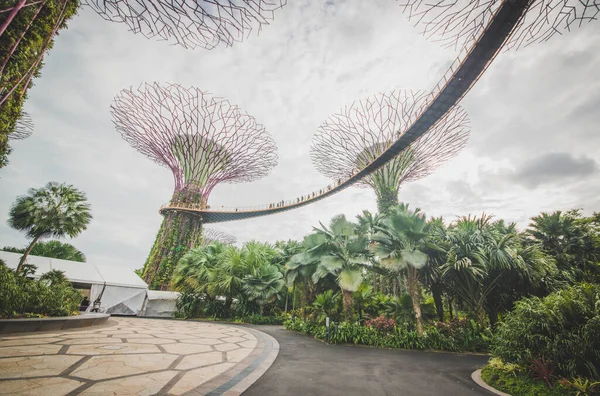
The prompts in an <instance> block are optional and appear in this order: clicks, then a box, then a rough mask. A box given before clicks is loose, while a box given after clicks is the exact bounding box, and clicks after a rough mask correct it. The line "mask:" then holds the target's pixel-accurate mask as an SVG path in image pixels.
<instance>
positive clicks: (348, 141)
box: [311, 90, 470, 212]
mask: <svg viewBox="0 0 600 396" xmlns="http://www.w3.org/2000/svg"><path fill="white" fill-rule="evenodd" d="M426 97H427V95H426V93H425V92H421V91H417V92H413V91H410V90H396V91H392V92H389V93H385V94H384V93H381V94H378V95H375V96H372V97H369V98H366V99H364V100H360V101H358V102H354V103H353V104H352V105H350V106H346V107H345V108H343V109H342V110H341V111H340V112H339V113H336V114H333V115H332V116H330V117H329V118H328V119H327V120H326V121H325V122H324V123H323V124H321V126H319V128H318V130H317V133H316V134H315V136H314V137H313V140H312V143H311V158H312V161H313V164H314V165H315V167H316V168H317V170H319V172H321V173H322V174H323V175H325V176H327V177H330V178H331V179H333V180H334V181H338V180H345V179H346V178H348V177H350V176H351V175H352V174H354V173H356V172H357V171H358V170H360V169H362V168H364V167H365V166H366V165H368V164H369V163H371V162H372V161H373V160H374V159H376V158H377V157H379V156H380V155H381V154H382V153H383V152H384V151H385V150H386V149H387V148H388V147H389V145H390V144H391V143H392V142H393V141H395V140H396V139H398V137H400V136H401V135H402V133H403V132H404V131H405V129H406V128H407V127H408V126H410V125H411V124H412V122H413V120H414V117H415V116H416V115H417V112H418V110H419V108H420V107H421V106H422V105H423V103H424V101H425V100H426ZM469 133H470V126H469V119H468V117H467V114H466V112H465V111H464V109H462V108H461V107H458V106H456V107H454V108H453V109H452V110H451V111H449V112H448V113H447V114H446V115H445V116H444V117H443V118H442V119H440V121H438V123H437V124H435V126H434V127H432V128H431V130H429V131H428V132H427V133H425V134H424V135H423V136H421V137H420V138H419V139H417V140H416V141H415V142H414V143H412V144H411V145H410V146H409V147H408V148H407V149H406V150H404V151H403V152H402V153H401V154H399V155H398V156H397V157H396V158H394V159H393V160H391V161H389V162H388V163H387V164H385V165H384V166H382V167H381V168H379V169H378V170H376V171H375V172H373V173H371V174H370V175H368V176H366V177H365V178H363V179H362V180H360V181H359V182H358V183H357V184H356V185H357V186H359V187H370V188H373V189H374V190H375V193H376V195H377V204H378V208H379V211H380V212H385V211H387V209H388V208H389V207H390V206H391V205H393V204H395V203H397V202H398V193H399V190H400V186H401V185H402V184H405V183H407V182H410V181H413V180H417V179H420V178H422V177H425V176H427V175H428V174H430V173H431V172H433V170H435V169H436V168H437V167H438V166H440V165H441V164H442V163H444V162H445V161H447V160H449V159H450V158H452V157H454V156H456V155H457V154H458V152H459V151H460V150H461V149H462V148H463V147H464V146H465V145H466V143H467V140H468V138H469Z"/></svg>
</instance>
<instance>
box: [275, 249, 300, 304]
mask: <svg viewBox="0 0 600 396" xmlns="http://www.w3.org/2000/svg"><path fill="white" fill-rule="evenodd" d="M274 248H275V252H276V253H277V256H276V258H275V264H277V265H278V266H279V267H280V268H281V269H282V270H283V273H284V279H285V282H286V288H285V312H287V311H288V299H289V296H290V293H289V288H290V286H291V287H292V299H294V301H293V302H292V305H294V302H295V295H294V294H295V291H296V288H295V286H296V282H295V278H296V276H297V275H298V273H296V272H295V271H293V270H292V271H290V270H289V269H288V267H287V264H288V263H289V262H290V260H291V259H292V257H294V255H296V254H298V253H301V252H302V251H303V250H304V245H302V242H299V241H294V240H288V241H277V242H275V246H274ZM292 273H293V275H292ZM292 277H293V278H294V279H293V280H291V278H292Z"/></svg>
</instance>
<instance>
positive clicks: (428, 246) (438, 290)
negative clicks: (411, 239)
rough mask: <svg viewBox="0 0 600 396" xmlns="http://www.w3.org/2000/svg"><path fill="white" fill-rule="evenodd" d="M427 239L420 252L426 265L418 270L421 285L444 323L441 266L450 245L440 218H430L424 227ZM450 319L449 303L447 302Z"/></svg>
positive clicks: (443, 291)
mask: <svg viewBox="0 0 600 396" xmlns="http://www.w3.org/2000/svg"><path fill="white" fill-rule="evenodd" d="M425 231H426V233H427V238H426V239H425V243H424V246H423V248H422V251H423V252H424V253H425V254H426V255H427V265H426V266H425V267H424V268H422V269H421V270H420V276H421V280H422V282H423V284H424V285H425V286H427V288H428V289H429V291H430V292H431V295H432V296H433V301H434V304H435V310H436V313H437V317H438V320H439V321H440V322H443V321H444V301H443V295H444V294H445V293H446V279H445V278H444V276H443V266H444V264H445V263H446V255H447V253H448V249H449V248H450V244H449V243H448V238H447V228H446V226H445V224H444V219H443V218H442V217H438V218H431V219H430V220H429V221H428V222H427V225H426V226H425ZM448 305H449V308H450V310H449V311H450V315H451V317H452V307H451V305H452V304H451V302H449V304H448Z"/></svg>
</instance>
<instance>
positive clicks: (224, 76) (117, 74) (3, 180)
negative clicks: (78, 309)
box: [0, 0, 600, 268]
mask: <svg viewBox="0 0 600 396" xmlns="http://www.w3.org/2000/svg"><path fill="white" fill-rule="evenodd" d="M288 3H289V4H288V5H287V6H286V7H284V8H283V9H281V10H279V11H278V12H277V13H276V15H275V21H274V22H273V23H272V24H271V25H269V26H267V27H265V28H264V29H263V30H262V32H261V33H260V34H259V35H257V34H256V33H253V34H251V35H250V37H249V39H247V40H246V41H245V42H243V43H236V44H235V45H234V46H233V47H231V48H218V49H215V50H212V51H206V50H202V49H196V50H194V51H189V50H185V49H183V48H181V47H177V46H172V45H169V44H168V43H166V42H159V41H154V40H147V39H146V38H144V37H143V36H140V35H134V34H132V33H130V32H128V31H127V28H126V26H124V25H119V24H114V23H110V22H106V21H104V20H103V19H101V18H100V17H99V16H98V15H96V14H95V13H94V12H93V11H92V10H90V9H82V10H81V11H80V12H79V15H77V16H76V17H75V18H74V19H73V20H72V21H71V22H70V23H69V29H68V30H66V31H63V32H61V34H60V36H58V37H57V39H56V42H55V45H54V48H53V50H52V51H51V53H50V54H49V56H47V57H46V61H45V63H46V66H45V67H44V69H43V75H42V77H41V78H40V79H37V80H36V81H35V87H34V88H32V89H31V90H30V93H29V100H28V102H27V103H26V105H25V110H26V111H27V112H28V113H29V114H30V115H31V116H32V118H33V120H34V122H35V132H34V135H33V136H32V137H31V138H29V139H27V140H24V141H19V142H14V144H13V148H14V152H13V154H12V156H11V157H10V165H9V166H8V167H6V168H4V169H1V170H0V186H1V188H0V245H1V246H6V245H9V246H23V245H25V244H26V239H25V238H24V237H23V235H22V234H20V233H19V232H17V231H14V230H12V229H11V228H9V227H8V226H7V225H6V218H7V214H8V211H9V208H10V205H11V203H12V202H13V201H14V200H15V198H16V197H17V196H18V195H21V194H24V193H25V192H26V191H27V189H28V188H29V187H34V186H35V187H41V186H42V185H44V184H45V183H46V182H48V181H52V180H55V181H59V182H68V183H71V184H73V185H75V186H76V187H77V188H80V189H82V190H83V191H85V192H86V193H87V195H88V198H89V201H90V203H91V205H92V211H93V216H94V220H93V222H92V223H91V225H90V226H89V228H88V230H87V231H85V232H84V233H83V234H81V235H80V236H79V237H77V238H76V239H74V240H72V241H70V242H71V243H73V244H74V245H75V246H76V247H78V248H79V249H80V250H82V251H83V252H84V253H85V254H86V255H87V257H88V261H90V262H96V263H102V264H115V265H124V266H129V267H132V268H139V267H141V266H142V265H143V263H144V261H145V259H146V256H147V254H148V252H149V250H150V247H151V244H152V242H153V240H154V237H155V235H156V232H157V230H158V227H159V225H160V221H161V216H160V215H159V214H158V208H159V207H160V205H161V204H162V203H164V202H166V201H168V200H169V198H170V197H171V194H172V192H173V179H172V176H171V174H170V172H169V171H168V170H167V169H165V168H162V167H160V166H158V165H157V164H155V163H153V162H152V161H150V160H148V159H147V158H146V157H144V156H143V155H141V154H139V153H137V152H136V151H135V150H134V149H132V148H131V147H130V146H129V145H128V144H127V143H126V142H125V141H124V140H123V139H122V138H121V136H120V135H119V134H118V133H117V132H116V131H115V128H114V126H113V125H112V122H111V117H110V111H109V105H110V103H111V101H112V99H113V97H114V96H115V94H116V93H117V92H119V90H121V89H123V88H127V87H129V86H132V85H133V86H138V85H139V84H140V83H143V82H153V81H159V82H175V83H182V84H185V85H189V86H197V87H199V88H201V89H203V90H208V91H210V92H212V93H214V94H216V95H218V96H222V97H225V98H227V99H229V100H230V101H231V102H232V103H234V104H237V105H239V106H240V107H242V108H243V109H244V110H246V111H247V112H248V113H250V114H252V115H253V116H254V117H256V119H257V120H258V121H259V122H261V123H262V124H264V125H265V126H266V128H267V130H268V131H269V132H270V133H271V134H272V135H273V137H274V139H275V141H276V142H277V145H278V148H279V165H278V166H277V168H275V170H274V171H273V172H272V174H271V175H270V176H268V177H266V178H264V179H262V180H260V181H258V182H253V183H249V184H234V185H221V186H218V187H217V188H216V189H215V190H214V192H213V194H212V195H211V197H210V200H209V204H211V205H212V206H213V207H215V206H220V205H225V206H246V205H258V204H262V203H269V202H272V201H278V200H282V199H291V198H294V197H296V196H300V195H302V194H306V193H308V192H311V191H314V190H318V189H319V188H321V187H323V186H325V185H327V184H328V182H329V181H328V180H327V179H326V178H325V177H323V176H321V175H320V174H319V173H318V172H317V171H316V170H315V169H314V168H313V166H312V164H311V161H310V157H309V152H310V151H309V148H310V140H311V137H312V135H313V133H314V132H315V131H316V129H317V127H318V126H319V124H320V123H321V122H322V121H323V120H325V119H326V118H327V117H328V116H329V115H330V114H331V113H334V112H336V111H337V110H339V109H340V108H341V107H343V106H344V105H346V104H350V103H351V102H352V101H353V100H355V99H357V98H360V97H365V96H368V95H371V94H374V93H377V92H384V91H389V90H392V89H396V88H410V89H430V88H431V87H432V86H433V84H435V82H437V80H438V79H439V78H440V77H441V75H442V74H443V72H444V71H445V70H446V68H447V67H448V65H449V64H450V63H451V61H452V60H453V59H454V57H455V56H456V53H455V51H453V50H447V49H443V48H441V47H440V46H439V45H438V44H437V43H435V42H427V41H426V40H425V39H424V38H423V37H422V36H420V35H419V34H418V30H417V29H415V28H414V27H413V26H412V24H411V23H409V22H408V21H407V20H406V18H405V17H404V16H403V15H402V14H401V13H400V10H399V8H398V6H397V4H396V3H395V2H394V1H392V0H377V1H369V2H365V1H361V0H346V1H336V2H335V3H334V2H332V1H324V0H320V1H310V0H294V1H289V2H288ZM367 3H368V4H367ZM598 70H600V22H595V23H591V24H588V25H585V26H583V27H582V28H578V29H577V30H574V31H572V32H570V33H568V34H565V35H564V36H561V37H555V38H553V39H552V40H551V41H550V42H547V43H542V44H536V45H532V46H529V47H527V48H525V49H522V50H519V51H516V52H514V51H513V52H508V53H503V54H501V55H500V56H498V58H497V59H496V60H495V62H494V63H493V64H492V66H491V67H490V68H489V70H488V71H487V72H486V74H485V75H484V77H483V78H482V79H481V80H480V81H479V82H478V83H477V85H476V86H475V87H474V89H473V90H472V91H471V92H470V93H469V94H468V96H467V97H466V98H465V99H464V100H463V102H462V104H463V106H464V107H465V109H466V110H467V111H468V113H469V115H470V118H471V125H472V135H471V140H470V142H469V144H468V146H467V148H466V149H465V150H464V151H463V152H462V153H461V154H460V155H459V156H458V157H456V158H455V159H454V160H452V161H451V162H449V163H448V164H446V166H444V167H443V168H441V169H439V170H438V171H437V172H436V173H435V174H433V175H431V176H429V177H427V178H426V179H423V180H420V181H418V182H413V183H411V184H409V185H407V186H405V187H404V188H403V189H402V190H401V192H400V199H401V200H403V201H406V202H409V203H410V204H411V205H414V206H419V207H421V208H422V209H424V210H425V211H426V213H427V214H428V215H435V216H439V215H443V216H444V217H446V218H447V219H448V220H452V219H454V218H455V217H456V216H457V215H466V214H469V213H471V214H480V213H481V212H486V213H491V214H494V215H496V217H498V218H504V219H506V220H508V221H515V222H517V223H518V224H519V225H520V226H521V227H525V226H526V225H527V223H528V219H529V217H531V216H533V215H535V214H537V213H539V212H540V211H552V210H557V209H563V210H564V209H570V208H583V209H584V212H585V213H591V212H593V211H598V210H600V200H599V199H598V196H599V195H600V181H599V178H598V175H599V171H598V161H599V160H600V159H599V158H598V152H600V150H599V149H600V133H599V132H600V131H599V127H598V125H600V77H599V75H598ZM375 208H376V205H375V196H374V194H373V193H372V192H371V191H369V190H365V189H358V188H351V189H347V190H345V191H344V192H342V193H340V194H338V195H335V196H333V197H331V198H329V199H327V200H324V201H321V202H319V203H317V204H314V205H311V206H308V207H304V208H301V209H298V210H294V211H290V212H286V213H283V214H278V215H274V216H267V217H262V218H258V219H250V220H244V221H237V222H229V223H222V224H215V225H210V226H211V227H213V228H217V229H220V230H222V231H226V232H228V233H231V234H233V235H235V236H236V237H237V238H238V240H239V241H240V242H243V241H247V240H251V239H257V240H262V241H271V242H274V241H276V240H280V239H300V238H301V237H302V236H303V235H305V234H307V233H309V232H310V231H311V227H312V226H313V225H317V224H318V221H324V222H327V221H328V220H329V219H330V218H331V217H332V216H333V215H335V214H339V213H344V214H346V215H347V216H349V217H354V216H355V215H356V214H358V213H360V212H361V211H362V210H363V209H369V210H373V211H375Z"/></svg>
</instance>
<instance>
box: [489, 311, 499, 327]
mask: <svg viewBox="0 0 600 396" xmlns="http://www.w3.org/2000/svg"><path fill="white" fill-rule="evenodd" d="M488 318H489V319H490V327H491V328H492V329H493V328H495V327H496V322H498V312H496V310H490V312H488Z"/></svg>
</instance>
